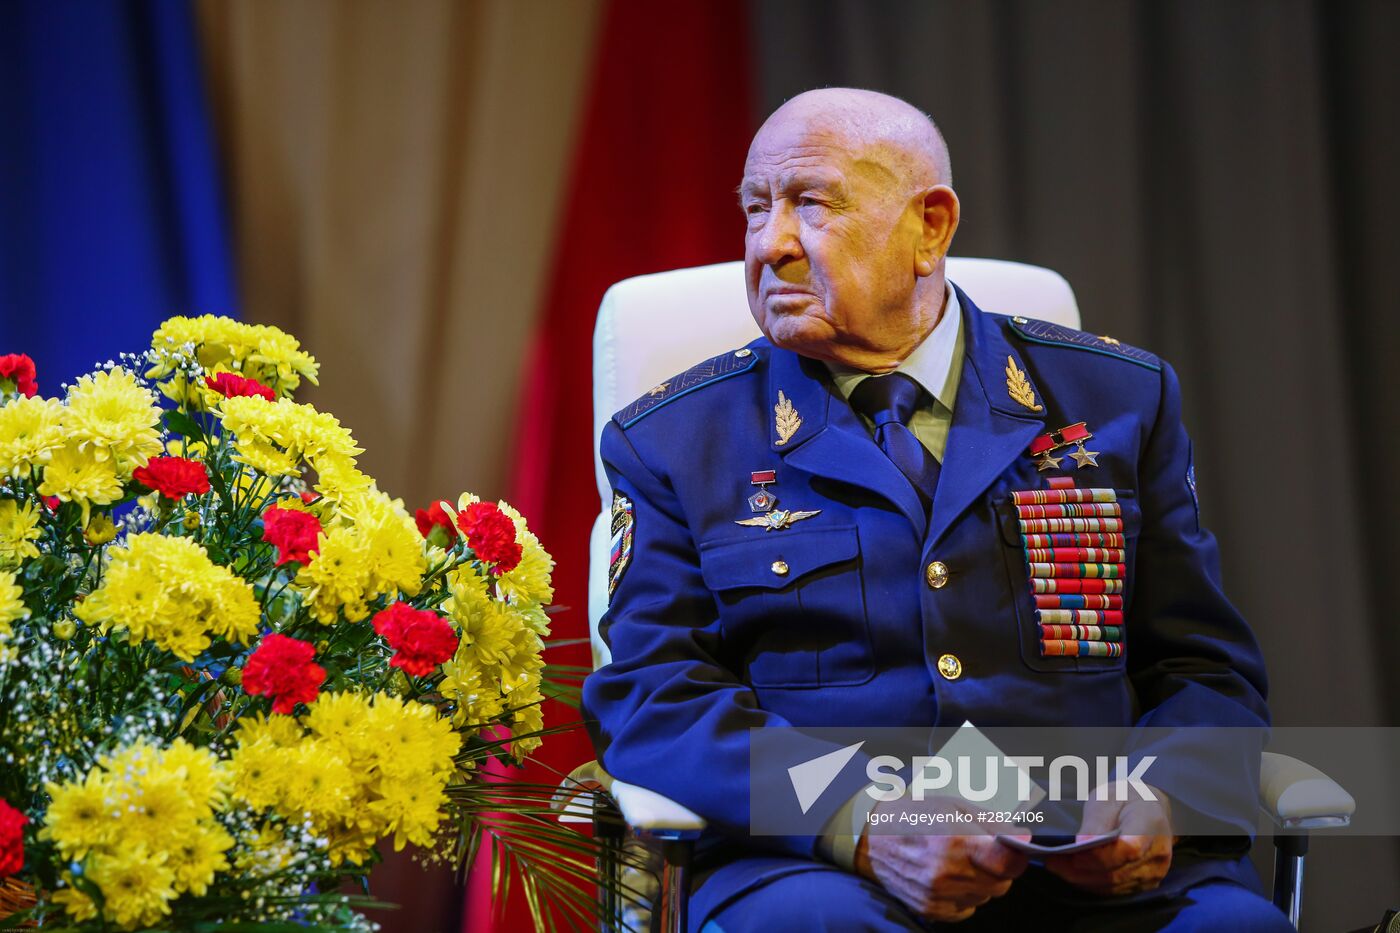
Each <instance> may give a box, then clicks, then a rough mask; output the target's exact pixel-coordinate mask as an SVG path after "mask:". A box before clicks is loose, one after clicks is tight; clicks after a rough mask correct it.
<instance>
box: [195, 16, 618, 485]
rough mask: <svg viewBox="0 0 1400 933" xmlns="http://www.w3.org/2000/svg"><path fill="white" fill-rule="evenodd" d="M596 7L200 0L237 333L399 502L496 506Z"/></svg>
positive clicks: (587, 58)
mask: <svg viewBox="0 0 1400 933" xmlns="http://www.w3.org/2000/svg"><path fill="white" fill-rule="evenodd" d="M597 6H598V4H597V3H595V2H590V0H552V2H531V3H514V2H510V0H413V2H408V3H397V2H384V0H298V2H295V3H274V2H257V0H254V2H234V0H201V3H200V7H199V12H200V27H201V32H202V37H201V38H202V41H203V45H204V51H205V57H206V62H207V66H208V71H209V78H210V87H211V92H212V94H213V97H214V109H215V115H216V120H217V124H218V129H219V133H220V137H221V147H222V151H223V153H224V156H225V159H226V167H225V174H226V176H227V178H228V185H229V191H230V199H231V202H232V204H231V206H232V211H231V213H232V215H233V218H234V225H235V241H236V246H237V258H238V271H239V284H240V287H241V289H242V299H243V309H242V311H243V315H244V317H245V318H246V319H248V320H252V321H258V322H265V323H271V324H276V325H278V326H281V327H284V328H286V329H288V330H290V331H292V332H293V333H295V334H296V335H297V336H298V337H299V338H300V339H301V340H302V342H303V343H304V344H305V345H306V346H307V347H308V348H309V349H310V350H311V352H312V353H314V354H315V355H316V357H317V358H318V359H319V360H320V361H321V364H322V384H321V387H320V389H319V390H317V391H314V392H312V393H311V394H310V395H309V396H308V399H309V400H311V401H313V402H314V403H315V404H316V405H318V406H319V407H323V408H325V409H328V410H330V411H332V412H335V413H337V414H338V415H340V416H341V417H342V420H344V421H345V422H346V424H347V425H348V426H349V427H350V428H351V429H352V430H353V431H354V433H355V437H356V438H357V439H358V440H359V441H360V443H361V446H363V447H365V448H366V453H365V455H364V456H363V458H362V462H363V464H364V467H365V469H366V470H367V471H368V472H370V473H371V474H372V475H374V476H375V477H376V478H378V479H379V481H380V485H381V487H382V488H384V489H386V490H388V491H390V492H392V493H393V494H395V495H400V496H403V497H404V498H405V500H406V501H407V502H408V503H409V504H410V505H414V504H418V505H423V504H426V502H427V501H428V500H429V499H430V498H436V497H445V496H452V497H455V496H456V494H457V493H458V492H460V491H462V490H463V489H469V490H471V491H473V492H477V493H479V494H481V495H482V496H485V497H495V496H499V495H500V494H501V493H502V492H503V491H504V489H505V486H506V484H505V478H504V463H505V462H506V445H507V444H508V443H509V441H510V437H511V419H512V418H513V417H514V414H515V401H516V395H517V392H518V389H519V374H520V373H519V370H520V363H521V358H522V356H523V353H524V348H525V342H526V339H527V337H528V334H529V333H530V329H531V327H532V325H533V323H534V320H535V316H536V314H537V313H538V304H539V301H540V288H541V284H542V283H543V282H544V281H546V275H545V270H544V264H545V263H546V262H547V261H548V260H549V256H550V251H551V249H552V247H553V245H554V241H553V234H554V223H555V214H556V210H555V205H556V204H557V203H558V201H559V199H560V193H561V192H560V188H561V186H562V184H563V179H564V168H565V166H566V162H567V157H568V153H569V151H570V143H571V139H572V131H573V126H574V122H575V120H574V117H575V112H576V110H577V104H578V97H579V94H580V91H581V88H580V83H581V81H582V80H583V78H584V76H585V69H586V66H587V64H588V61H589V55H590V52H591V50H592V46H593V32H594V26H595V19H596V13H597Z"/></svg>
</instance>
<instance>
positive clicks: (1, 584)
mask: <svg viewBox="0 0 1400 933" xmlns="http://www.w3.org/2000/svg"><path fill="white" fill-rule="evenodd" d="M16 581H17V578H16V577H15V575H14V574H13V573H11V572H10V571H8V570H0V641H6V640H8V639H9V637H10V636H11V635H13V634H14V630H13V629H12V628H11V623H14V622H18V621H20V620H21V619H27V618H29V608H28V607H27V606H25V604H24V599H23V596H24V590H23V589H22V588H21V587H20V585H19V583H18V582H16Z"/></svg>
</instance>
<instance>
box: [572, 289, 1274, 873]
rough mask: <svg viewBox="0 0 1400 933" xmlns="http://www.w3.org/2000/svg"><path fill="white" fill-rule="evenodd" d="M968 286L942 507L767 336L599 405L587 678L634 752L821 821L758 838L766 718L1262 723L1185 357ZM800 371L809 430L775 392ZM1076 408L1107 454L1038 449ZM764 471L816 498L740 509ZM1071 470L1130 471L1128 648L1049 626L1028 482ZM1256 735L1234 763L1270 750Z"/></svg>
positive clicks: (678, 781)
mask: <svg viewBox="0 0 1400 933" xmlns="http://www.w3.org/2000/svg"><path fill="white" fill-rule="evenodd" d="M959 297H960V299H961V302H962V308H963V314H964V321H963V325H964V331H963V332H964V334H965V361H964V364H963V371H962V376H961V382H960V383H959V389H958V394H957V402H956V406H955V411H954V413H953V422H952V426H951V429H950V433H949V437H948V443H947V450H946V453H945V457H944V461H943V466H942V475H941V478H940V479H939V481H938V485H937V488H936V493H935V496H934V500H933V508H932V519H931V521H930V522H928V523H927V525H926V524H925V521H924V517H923V510H922V507H921V505H920V502H919V499H918V497H917V495H916V493H915V491H914V489H913V487H912V486H911V485H910V484H909V482H908V481H907V480H906V479H905V477H904V476H903V474H901V473H900V472H899V471H898V470H897V469H896V468H895V466H894V464H893V463H892V462H891V461H890V460H889V459H888V458H887V457H886V455H885V454H884V453H883V452H882V451H881V450H880V448H879V447H878V446H876V444H875V442H874V440H873V439H872V437H871V434H870V432H869V431H868V430H867V428H866V427H865V426H864V424H863V423H862V421H861V420H860V419H859V417H858V416H857V415H856V414H855V413H854V412H853V411H852V410H851V408H850V406H849V405H848V404H847V402H846V401H845V400H844V399H843V398H842V397H841V395H840V394H839V393H837V391H836V390H835V388H834V386H833V385H832V383H831V380H830V377H829V376H828V374H827V370H826V368H825V366H824V365H823V364H821V363H820V362H817V361H813V360H810V359H806V358H803V357H800V356H798V355H797V354H795V353H792V352H789V351H786V350H782V349H779V348H776V347H774V346H772V345H771V344H770V343H769V342H768V341H767V340H766V339H759V340H756V341H754V342H753V343H751V344H749V345H748V346H747V347H745V348H743V349H741V350H736V351H732V352H730V353H726V354H723V355H721V356H718V357H715V358H713V359H711V360H707V361H706V362H704V363H701V364H700V365H698V366H696V367H694V368H693V369H691V370H689V371H688V372H686V373H684V374H682V375H680V376H677V377H675V378H674V379H672V380H670V381H669V382H667V383H665V384H663V386H659V387H658V389H657V390H654V391H653V392H652V393H650V394H648V395H646V396H643V397H642V398H641V399H638V400H637V401H636V402H634V403H633V404H632V405H630V406H628V407H627V408H625V409H624V410H622V411H621V412H619V413H617V415H616V416H615V417H614V418H613V419H612V421H611V422H609V423H608V425H607V427H606V428H605V430H604V432H603V437H602V459H603V462H604V466H605V468H606V470H607V474H608V477H609V479H610V481H611V483H612V487H613V490H614V498H615V509H614V510H615V513H616V514H615V516H614V517H615V522H614V526H615V531H616V534H615V537H614V554H613V567H612V573H611V576H610V585H611V586H612V587H613V590H612V593H611V598H610V603H609V609H608V612H607V614H606V615H605V616H604V618H603V622H602V631H603V636H604V638H605V639H607V641H608V644H609V645H610V647H611V650H612V662H611V664H609V665H607V666H606V667H604V668H602V669H600V670H598V671H597V672H595V673H594V674H593V675H592V676H590V677H589V678H588V680H587V682H586V683H585V686H584V704H585V710H586V712H587V714H588V715H589V716H590V717H591V719H592V720H593V723H592V725H591V728H592V729H593V732H594V740H595V744H596V746H597V748H598V750H599V753H600V756H601V760H602V763H603V765H604V767H605V768H606V769H607V770H608V771H609V772H610V773H612V774H613V775H614V776H615V777H617V778H619V779H621V780H625V781H628V782H631V783H634V784H640V785H642V786H645V787H648V788H650V789H652V790H655V791H657V792H659V793H662V794H665V795H666V796H668V797H671V798H674V799H675V800H677V801H679V802H681V803H683V804H684V805H686V806H687V807H689V808H691V809H692V810H694V811H696V812H697V813H699V814H701V815H702V816H704V817H705V818H706V819H707V820H708V821H709V822H710V824H711V826H712V827H714V828H715V829H716V830H717V831H718V832H719V833H722V834H724V835H726V836H728V837H730V838H731V839H735V840H740V841H741V844H742V845H744V846H751V847H752V851H754V852H758V851H760V850H761V849H763V848H764V847H767V848H770V849H771V848H773V847H776V848H778V849H779V850H780V851H781V852H784V853H786V854H789V855H793V854H795V855H800V856H812V857H815V855H814V841H815V840H814V837H811V836H802V837H768V838H759V837H755V838H753V839H746V838H745V837H746V827H747V825H748V820H749V792H748V791H749V788H748V768H749V756H748V730H749V729H750V728H752V727H759V726H782V725H795V726H857V727H869V726H929V725H933V724H953V725H956V724H959V723H962V722H963V721H965V720H970V721H971V722H973V723H974V724H976V725H978V726H983V727H985V726H1012V725H1020V726H1127V725H1132V724H1134V723H1137V724H1142V725H1151V726H1176V725H1200V724H1209V725H1230V726H1255V727H1258V726H1264V725H1266V724H1267V717H1268V712H1267V708H1266V705H1265V693H1266V685H1265V674H1264V667H1263V662H1262V658H1261V656H1260V652H1259V649H1258V646H1257V644H1256V642H1255V640H1254V638H1253V636H1252V634H1251V632H1250V630H1249V628H1248V626H1247V625H1246V624H1245V622H1244V621H1243V620H1242V619H1241V618H1240V616H1239V614H1238V613H1237V612H1236V610H1235V609H1234V608H1233V607H1232V606H1231V604H1230V603H1229V601H1228V600H1227V599H1226V597H1225V595H1224V593H1223V592H1222V590H1221V585H1220V579H1219V572H1218V558H1217V550H1216V546H1215V542H1214V539H1213V537H1212V536H1211V535H1210V534H1209V533H1208V532H1207V531H1205V530H1203V529H1202V527H1201V525H1200V520H1199V509H1198V503H1197V499H1196V491H1195V479H1194V473H1193V468H1192V460H1191V445H1190V441H1189V439H1188V437H1187V435H1186V432H1185V430H1184V428H1183V426H1182V423H1181V402H1180V393H1179V387H1178V383H1177V379H1176V376H1175V374H1174V373H1173V371H1172V369H1171V367H1170V366H1168V365H1167V364H1166V363H1164V362H1162V361H1161V360H1160V359H1158V358H1157V357H1155V356H1153V355H1151V354H1149V353H1146V352H1144V351H1142V350H1138V349H1136V348H1133V347H1129V346H1127V345H1124V344H1119V343H1117V342H1116V341H1109V340H1106V339H1103V338H1099V337H1095V336H1093V335H1090V334H1087V333H1082V332H1079V331H1074V330H1070V329H1068V328H1063V327H1059V326H1056V325H1051V324H1046V323H1043V322H1036V321H1027V320H1024V319H1021V318H1011V317H1004V316H1001V315H996V314H990V313H984V312H982V311H980V310H979V309H978V308H977V307H976V306H975V305H974V304H973V303H972V301H970V300H969V299H968V298H967V296H966V295H963V294H962V293H961V292H959ZM1011 368H1014V369H1015V370H1017V371H1019V372H1020V373H1021V374H1022V376H1021V378H1022V379H1023V380H1024V382H1025V383H1026V384H1027V385H1028V387H1029V389H1030V390H1031V392H1032V393H1033V396H1032V398H1030V399H1029V400H1028V401H1018V400H1017V399H1016V398H1014V397H1013V393H1012V391H1011V390H1010V388H1009V386H1008V382H1009V379H1010V377H1009V374H1008V370H1009V369H1011ZM780 392H781V393H782V398H783V399H786V400H787V401H789V402H790V403H791V409H792V412H793V413H794V414H795V417H796V418H797V419H799V420H800V423H798V424H796V428H795V430H792V428H793V426H794V421H793V418H792V417H791V416H789V417H788V418H787V419H786V423H785V424H783V425H779V423H778V422H779V420H780V419H779V418H777V417H776V416H775V405H777V404H778V400H779V393H780ZM1019 394H1021V395H1022V396H1023V398H1024V394H1025V386H1023V387H1022V388H1021V391H1020V393H1019ZM1037 406H1038V410H1034V409H1036V408H1037ZM1078 422H1084V423H1085V424H1086V426H1087V429H1088V430H1089V431H1091V432H1092V434H1093V438H1092V440H1091V441H1090V442H1089V444H1088V445H1087V447H1088V449H1090V450H1092V451H1097V458H1096V459H1097V465H1096V466H1088V467H1085V468H1079V467H1078V466H1077V464H1076V461H1074V460H1072V459H1070V458H1068V457H1065V454H1066V453H1067V452H1068V451H1069V450H1072V449H1073V448H1068V449H1061V450H1058V451H1056V452H1054V455H1055V456H1059V457H1064V459H1063V460H1062V461H1061V463H1060V466H1059V467H1057V468H1053V469H1050V470H1045V471H1043V470H1040V469H1038V466H1037V464H1036V462H1035V460H1034V459H1033V457H1032V456H1031V455H1030V454H1029V448H1030V446H1031V444H1032V442H1033V441H1035V439H1036V438H1038V437H1041V436H1043V435H1045V434H1047V433H1049V432H1052V431H1054V430H1056V429H1059V428H1061V427H1063V426H1067V425H1071V424H1075V423H1078ZM762 470H773V471H774V472H775V474H776V482H775V484H774V485H773V486H771V487H769V489H770V491H772V492H773V493H775V494H776V495H777V496H778V499H779V508H780V509H784V510H808V511H810V510H819V514H817V515H815V516H811V517H809V518H806V519H803V520H801V521H793V522H792V523H791V524H790V525H789V526H788V527H785V528H783V529H781V530H775V531H766V530H764V529H763V528H761V527H753V526H741V525H737V524H735V522H736V520H739V519H744V518H748V517H751V515H752V513H751V512H750V510H749V507H748V505H747V503H746V498H747V497H748V496H749V495H750V494H752V493H753V491H754V489H753V487H752V486H751V474H752V473H753V472H755V471H762ZM1055 476H1060V477H1070V478H1072V479H1074V480H1075V481H1076V483H1077V485H1078V486H1081V487H1094V488H1105V489H1112V490H1115V492H1116V496H1115V498H1116V501H1117V502H1118V503H1119V506H1120V507H1119V509H1117V511H1118V512H1120V515H1119V516H1118V517H1119V519H1120V520H1121V523H1122V526H1121V534H1122V536H1123V537H1122V542H1121V543H1122V544H1123V548H1122V550H1123V551H1125V554H1124V559H1123V561H1122V565H1123V569H1124V574H1123V576H1122V578H1121V579H1122V580H1123V585H1122V587H1121V593H1120V594H1119V595H1120V596H1121V605H1122V610H1121V611H1122V626H1121V629H1120V630H1119V631H1120V633H1121V634H1120V645H1121V647H1120V648H1119V649H1117V651H1118V652H1120V653H1117V654H1116V656H1106V655H1098V656H1078V655H1077V654H1076V655H1072V656H1071V655H1046V654H1044V653H1043V649H1042V640H1043V636H1044V634H1045V633H1044V632H1043V631H1042V630H1041V628H1040V621H1039V617H1038V616H1037V610H1036V606H1037V604H1036V600H1035V594H1034V593H1033V592H1032V586H1031V582H1030V581H1029V580H1028V573H1027V555H1026V552H1025V548H1024V541H1023V539H1022V531H1023V528H1022V527H1021V526H1020V525H1019V523H1018V517H1017V510H1016V507H1015V505H1014V503H1013V501H1012V500H1013V493H1014V492H1016V491H1018V490H1036V489H1045V488H1047V482H1048V480H1049V478H1050V477H1055ZM935 563H938V564H939V565H941V566H940V567H937V568H933V567H932V565H934V564H935ZM932 584H937V585H936V586H935V585H932ZM1085 650H1086V651H1087V650H1090V649H1085ZM1093 650H1098V649H1093ZM945 656H946V657H945ZM947 657H951V658H952V659H954V660H955V661H956V664H955V663H954V661H950V660H947ZM941 658H942V659H944V660H943V661H942V663H940V660H939V659H941ZM950 674H955V677H953V678H950V676H949V675H950ZM1257 751H1258V749H1257V747H1256V748H1253V749H1247V750H1243V751H1242V755H1241V760H1240V761H1238V762H1220V763H1219V766H1220V768H1221V769H1222V770H1228V769H1230V768H1231V767H1233V768H1236V769H1237V770H1240V771H1241V773H1242V774H1243V773H1245V772H1248V771H1251V770H1252V769H1253V768H1254V767H1257ZM1250 756H1255V757H1254V760H1253V761H1250V760H1248V759H1249V757H1250ZM1165 789H1166V790H1167V791H1168V793H1169V794H1171V795H1172V796H1173V797H1175V796H1176V790H1177V789H1176V788H1172V787H1167V788H1165ZM756 864H757V863H756ZM786 864H788V865H791V861H790V860H787V861H786ZM759 874H760V875H761V872H760V873H759ZM1217 876H1224V877H1237V878H1249V877H1251V873H1250V871H1249V869H1248V868H1247V866H1246V865H1245V864H1244V860H1242V859H1240V858H1238V857H1234V858H1228V859H1217V858H1210V859H1202V860H1200V861H1198V862H1195V863H1193V862H1191V860H1190V859H1186V858H1180V857H1179V858H1178V860H1177V864H1175V865H1174V868H1173V871H1172V873H1171V875H1169V876H1168V879H1167V881H1166V882H1165V883H1164V885H1163V888H1162V890H1163V891H1165V892H1169V893H1171V892H1178V891H1180V890H1182V889H1184V888H1185V887H1188V886H1189V885H1190V884H1193V883H1195V882H1196V881H1198V880H1201V879H1203V878H1207V877H1217ZM761 880H762V878H761V877H758V878H749V879H746V880H744V881H743V882H742V883H744V884H749V883H758V882H760V881H761ZM1018 883H1019V882H1018ZM724 893H725V892H721V896H723V895H724ZM730 893H732V892H730Z"/></svg>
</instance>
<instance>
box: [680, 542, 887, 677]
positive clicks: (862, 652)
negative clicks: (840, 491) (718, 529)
mask: <svg viewBox="0 0 1400 933" xmlns="http://www.w3.org/2000/svg"><path fill="white" fill-rule="evenodd" d="M700 571H701V573H702V575H703V576H704V578H705V583H706V585H707V586H708V587H709V588H710V590H711V591H713V593H714V595H715V601H716V603H717V604H718V607H719V614H720V626H721V629H722V631H723V635H724V649H725V652H726V654H727V656H728V657H730V658H731V659H733V660H734V662H735V663H737V664H738V665H739V666H740V667H741V668H742V671H741V676H743V677H745V678H746V679H747V681H748V682H749V683H750V684H752V685H753V686H755V687H796V688H801V687H823V686H841V685H853V684H860V683H865V682H866V681H868V680H869V679H870V678H871V677H873V676H874V675H875V664H874V659H873V658H872V657H871V640H870V625H869V622H868V619H867V615H866V610H865V590H864V586H863V584H862V580H861V554H860V539H859V536H858V535H857V533H856V529H855V528H854V527H843V528H791V529H783V530H781V531H766V532H761V533H756V534H755V535H754V536H752V537H746V538H739V539H728V540H724V541H715V542H710V543H707V544H702V545H701V546H700Z"/></svg>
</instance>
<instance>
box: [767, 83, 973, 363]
mask: <svg viewBox="0 0 1400 933" xmlns="http://www.w3.org/2000/svg"><path fill="white" fill-rule="evenodd" d="M951 181H952V171H951V169H950V167H949V162H948V147H947V146H946V145H945V144H944V142H943V137H942V135H941V134H940V133H939V132H938V128H937V127H936V126H934V125H933V121H932V120H930V119H929V118H928V117H927V116H926V115H925V114H923V113H920V112H919V111H918V110H917V109H915V108H914V107H912V106H910V105H909V104H907V103H905V102H904V101H902V100H899V99H898V98H895V97H890V96H889V95H887V94H878V93H875V92H874V91H859V90H854V89H851V88H827V89H824V90H819V91H808V92H807V93H805V94H799V95H798V96H796V97H794V98H793V99H792V100H790V101H788V102H787V103H785V104H783V105H782V106H781V107H779V108H778V109H777V110H776V111H774V113H773V115H772V116H770V117H769V118H768V119H767V120H766V121H765V122H764V124H763V126H762V128H760V129H759V131H758V133H757V135H755V136H754V139H753V143H752V144H751V145H750V146H749V153H748V158H747V159H746V160H745V162H744V180H743V183H742V184H741V185H740V186H739V204H740V207H741V208H742V209H743V211H744V216H745V218H746V219H747V222H748V232H747V234H746V235H745V240H744V244H745V247H744V264H745V273H746V277H747V280H748V292H749V308H750V310H752V312H753V315H754V319H755V320H756V321H758V325H759V327H760V328H761V329H762V330H763V332H764V334H765V335H767V336H768V338H769V339H770V340H772V341H773V343H774V344H776V345H778V346H780V347H785V348H788V349H791V350H795V351H797V352H799V353H802V354H804V355H806V356H811V357H815V358H817V359H823V360H827V361H829V362H835V363H840V364H842V365H846V366H853V367H855V368H858V369H863V370H866V371H867V372H888V371H889V370H891V369H893V368H894V367H895V366H896V365H897V364H898V363H899V361H900V360H902V359H903V358H904V357H905V356H907V355H908V354H909V353H910V352H912V350H913V349H914V348H915V347H916V346H918V345H919V343H920V342H921V341H922V340H923V339H924V338H925V337H926V336H927V335H928V334H929V332H930V331H931V330H932V329H933V327H934V326H935V325H936V324H937V322H938V319H939V316H940V315H941V314H942V310H943V305H944V298H945V293H946V288H945V284H944V279H943V270H944V259H945V257H946V255H947V252H948V246H949V244H950V243H951V242H952V239H953V234H954V232H955V231H956V230H957V226H958V216H959V208H958V198H957V195H956V194H954V193H953V189H952V187H951Z"/></svg>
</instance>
